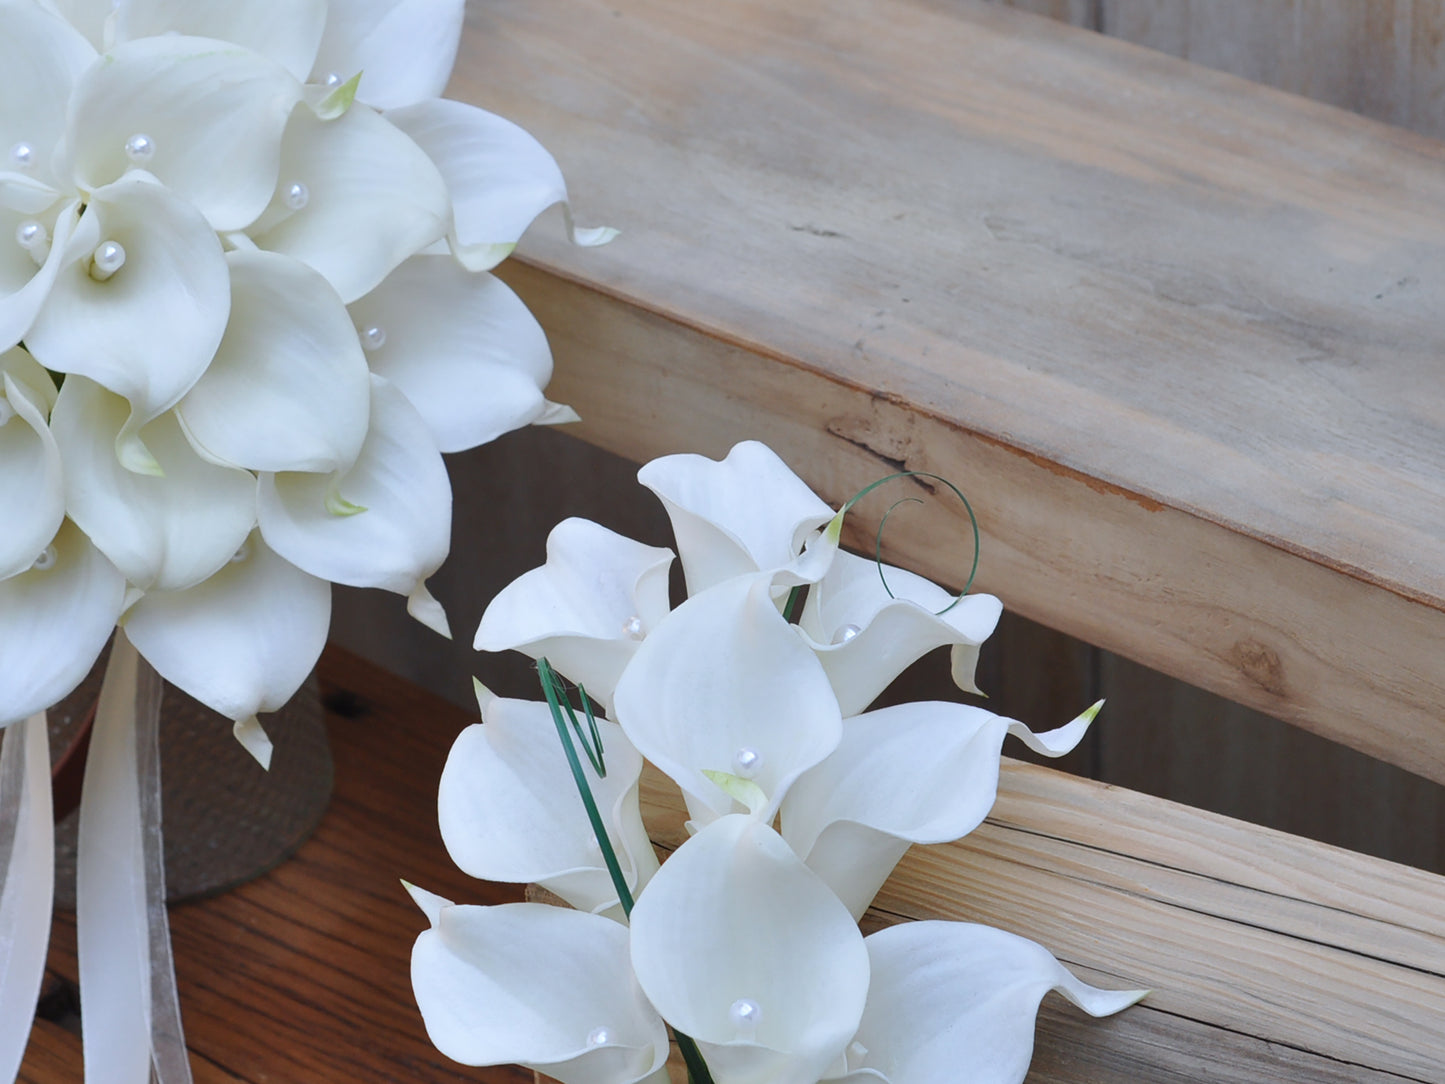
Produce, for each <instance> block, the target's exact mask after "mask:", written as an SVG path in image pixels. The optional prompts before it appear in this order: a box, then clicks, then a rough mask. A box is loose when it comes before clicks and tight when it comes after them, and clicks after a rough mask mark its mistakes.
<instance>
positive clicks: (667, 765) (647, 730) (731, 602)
mask: <svg viewBox="0 0 1445 1084" xmlns="http://www.w3.org/2000/svg"><path fill="white" fill-rule="evenodd" d="M770 579H771V578H770V576H769V575H768V574H767V573H761V574H754V575H753V576H740V577H736V578H734V579H732V580H729V581H727V582H724V583H721V584H719V585H718V586H716V587H714V588H712V589H711V590H709V591H705V592H703V593H702V594H700V595H694V596H693V597H692V598H690V599H688V600H687V601H686V602H684V603H683V604H682V605H681V606H679V607H678V608H677V609H676V610H674V611H673V612H672V613H670V614H669V615H668V616H667V617H665V618H663V620H662V621H661V622H660V623H659V624H658V625H657V627H656V628H655V629H653V630H652V631H651V633H650V634H649V635H648V637H647V638H646V639H645V640H643V642H642V645H641V646H640V647H639V648H638V649H637V654H636V655H635V656H634V657H633V659H632V662H631V663H630V664H629V665H628V666H627V669H626V670H624V671H623V674H622V678H621V680H620V681H619V682H618V683H617V692H616V695H615V697H614V702H615V704H616V707H617V711H616V716H617V721H618V722H619V723H621V724H622V729H623V730H625V731H626V732H627V736H628V738H630V739H631V741H632V744H633V745H635V746H636V747H637V748H638V750H639V751H640V752H641V753H642V755H643V756H645V757H646V758H647V759H648V760H650V761H652V762H653V763H654V764H656V765H657V766H658V767H659V768H661V769H662V771H663V772H665V773H666V774H667V775H668V776H670V777H671V778H672V780H673V781H674V782H676V783H677V785H678V786H679V787H681V788H682V790H683V793H684V795H685V796H686V798H687V804H688V811H689V813H690V814H691V815H692V817H693V819H694V820H697V821H699V822H705V821H707V820H711V819H713V818H715V817H718V816H721V815H722V814H724V813H727V812H729V811H730V810H731V809H732V808H733V799H732V798H731V797H729V796H728V795H727V794H726V793H725V792H724V791H723V790H722V789H720V788H719V787H718V786H717V785H716V784H715V783H713V782H711V781H709V780H708V779H707V778H706V776H704V775H703V774H702V773H703V771H704V770H710V771H715V772H727V773H731V774H735V775H742V776H745V777H746V778H748V779H751V780H752V782H754V783H756V784H757V785H758V786H759V787H761V788H762V790H763V793H764V794H766V795H767V797H768V806H767V808H766V809H765V810H764V811H763V812H762V819H763V820H765V821H769V820H771V819H772V816H773V813H774V812H776V810H777V808H778V803H779V802H781V801H782V798H783V795H784V794H785V793H786V792H787V789H788V787H789V785H790V784H791V783H792V782H793V780H794V779H796V778H797V777H798V776H799V775H800V774H801V773H803V772H805V771H807V770H808V769H809V768H811V767H813V765H815V764H817V763H818V762H819V761H821V760H822V759H823V758H824V757H826V756H827V755H828V754H829V753H831V752H832V751H833V749H834V747H835V746H837V744H838V740H839V738H840V736H841V734H842V726H843V723H842V717H841V716H840V714H839V713H838V706H837V702H836V701H835V700H834V699H833V694H832V690H831V688H830V687H829V685H828V679H827V675H826V674H824V673H823V668H822V666H821V665H819V663H818V661H817V658H816V656H814V654H813V653H812V651H810V650H809V649H808V647H807V645H806V644H804V643H803V641H802V640H801V638H799V636H798V635H797V633H796V632H795V631H794V630H793V627H792V626H791V625H789V624H788V623H787V622H786V621H784V620H783V617H782V615H781V614H779V613H778V610H777V607H776V606H775V605H774V604H773V601H772V597H771V592H770Z"/></svg>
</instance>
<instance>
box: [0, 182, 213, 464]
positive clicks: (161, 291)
mask: <svg viewBox="0 0 1445 1084" xmlns="http://www.w3.org/2000/svg"><path fill="white" fill-rule="evenodd" d="M82 222H83V226H84V229H83V230H81V231H77V234H76V238H77V240H76V241H73V242H72V244H71V245H70V246H69V247H70V248H72V249H73V248H74V247H75V245H76V244H78V243H80V242H79V239H81V238H83V240H84V243H85V244H86V245H89V243H90V241H91V240H92V239H94V240H95V242H96V246H95V249H94V251H95V252H96V253H97V257H96V258H97V259H98V258H99V253H100V249H101V247H102V246H106V245H119V246H120V248H121V254H120V258H121V261H122V262H121V264H120V267H119V269H118V270H116V271H114V273H112V274H110V275H109V276H108V277H106V278H104V279H102V278H100V276H99V275H97V274H96V273H95V272H94V267H95V266H96V265H95V264H94V263H93V261H92V259H91V256H90V254H89V253H86V254H84V255H82V256H81V257H80V258H79V259H76V260H75V261H74V262H73V263H71V264H70V266H68V267H66V268H65V270H64V271H63V272H62V273H61V274H60V275H59V277H58V278H57V279H56V281H55V285H54V286H53V287H52V288H51V291H50V297H49V298H48V299H47V301H46V303H45V307H44V309H42V310H41V312H40V315H39V317H38V318H37V319H36V321H35V324H34V326H33V327H32V328H31V329H30V331H29V332H28V333H27V334H26V336H25V341H26V345H27V346H28V347H29V349H30V352H31V353H32V354H34V355H35V358H36V360H37V361H39V362H40V363H41V364H43V365H44V366H45V367H46V368H47V369H52V370H55V371H57V372H63V373H78V374H80V375H82V376H87V377H89V378H90V379H92V380H94V381H95V382H96V383H98V384H101V385H104V386H105V387H107V388H109V389H110V390H111V391H113V392H115V393H116V394H117V395H120V396H122V397H124V398H125V399H127V400H129V401H130V404H131V415H130V417H129V419H128V420H127V421H126V423H125V425H124V426H123V427H122V429H121V432H120V433H119V435H118V436H117V437H116V453H117V455H118V456H119V457H120V459H121V461H122V462H124V463H125V464H126V466H127V467H128V468H129V469H131V470H139V471H144V472H147V473H154V472H155V469H154V464H153V459H152V457H151V456H150V454H149V452H148V450H147V449H146V448H145V447H144V443H143V442H141V441H140V439H139V436H138V433H139V430H140V428H141V427H142V426H143V425H145V424H146V423H147V422H149V421H150V420H151V419H153V418H156V417H158V416H159V415H161V414H162V413H164V412H165V411H166V410H169V409H170V408H171V407H172V406H174V405H175V404H176V402H177V401H178V400H179V399H180V398H181V396H183V395H184V394H185V393H186V392H187V391H188V390H189V389H190V388H191V386H192V385H193V384H195V382H196V381H197V380H198V379H199V378H200V375H201V374H202V373H203V372H205V370H206V366H207V365H209V364H210V362H211V358H212V356H213V355H214V354H215V352H216V346H217V344H218V343H220V341H221V335H222V333H223V332H224V330H225V327H226V320H227V317H228V316H229V314H230V308H231V288H230V281H229V276H228V275H227V273H226V261H225V256H224V254H223V253H222V251H221V243H220V241H219V240H218V239H217V237H216V235H215V232H214V231H213V230H212V229H211V228H210V227H209V226H208V225H207V224H206V221H205V219H204V218H202V217H201V215H200V214H199V213H197V212H196V210H195V209H194V208H192V207H190V206H189V205H188V204H187V203H186V202H185V201H184V200H182V199H179V198H178V197H177V196H176V195H175V194H174V193H172V192H171V191H169V190H168V189H166V188H164V187H163V186H161V185H160V184H157V183H156V181H155V179H154V178H153V177H151V176H150V175H149V174H146V173H140V172H137V173H133V174H131V175H129V176H126V177H124V178H122V179H121V180H119V181H117V182H116V183H115V184H112V185H108V186H107V187H105V188H102V189H100V190H99V191H97V192H96V193H95V194H94V196H93V197H92V198H91V201H90V203H89V205H88V206H87V208H86V212H85V217H84V219H83V220H82Z"/></svg>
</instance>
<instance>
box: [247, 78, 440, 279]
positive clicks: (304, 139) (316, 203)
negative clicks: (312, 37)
mask: <svg viewBox="0 0 1445 1084" xmlns="http://www.w3.org/2000/svg"><path fill="white" fill-rule="evenodd" d="M279 176H280V182H279V184H278V185H277V186H276V189H275V191H274V192H273V193H272V194H271V196H272V198H271V201H270V204H269V206H268V207H267V208H266V211H265V213H264V214H263V215H262V216H261V217H260V219H259V220H258V221H257V222H256V224H255V225H254V226H253V227H252V228H251V229H249V230H248V231H247V232H248V233H249V234H250V236H251V238H252V240H254V241H255V242H256V244H257V245H259V246H260V247H261V248H264V249H270V250H271V251H273V252H284V253H286V254H287V255H289V256H294V257H295V258H296V259H298V260H300V261H301V262H302V263H305V264H308V265H309V266H311V267H314V268H315V269H316V270H317V271H319V272H321V274H323V275H325V276H326V278H327V280H328V281H329V282H330V283H331V284H332V285H333V286H334V287H336V291H337V293H339V294H340V295H341V297H342V300H344V301H346V302H347V303H348V304H350V303H351V302H353V301H355V300H356V299H357V298H359V297H361V296H362V295H364V294H366V293H368V292H370V291H371V290H372V289H374V288H375V287H376V286H377V285H378V284H379V283H380V282H381V281H382V280H383V279H384V278H386V276H387V275H388V274H390V273H391V271H392V270H393V269H395V268H396V267H397V266H399V265H400V264H401V262H402V261H403V260H406V259H407V258H408V257H410V256H413V255H415V254H416V253H418V252H420V251H421V250H422V249H424V248H426V246H427V245H429V244H431V243H432V242H433V241H435V240H436V239H437V238H439V237H443V236H445V234H446V230H447V219H448V216H449V214H450V210H451V205H450V203H449V201H448V198H447V188H446V183H445V182H444V181H443V180H442V176H441V174H440V173H438V172H437V168H436V166H434V165H433V164H432V161H431V159H430V158H428V157H427V156H426V155H425V154H424V153H423V152H422V150H421V148H420V147H418V146H417V145H416V144H415V143H413V142H412V141H411V140H410V139H408V138H407V136H406V135H405V134H404V133H403V132H402V131H400V130H399V129H398V128H397V127H396V126H395V125H393V124H391V122H390V121H389V120H387V119H386V118H385V117H383V116H381V114H379V113H377V112H376V111H375V110H373V109H369V108H367V107H366V106H363V105H353V106H352V107H351V108H350V109H349V110H347V111H346V113H345V114H344V115H342V116H340V117H338V118H336V119H335V120H322V119H321V118H320V117H318V116H316V114H315V113H313V112H312V111H311V110H309V109H298V110H296V112H295V113H294V114H293V115H292V117H291V123H290V124H288V125H287V126H286V136H285V139H284V140H283V142H282V148H281V167H280V171H279ZM298 185H299V186H301V187H299V188H296V187H295V186H298ZM303 191H304V193H305V196H304V199H297V198H295V197H296V196H297V195H299V194H300V193H301V192H303ZM288 200H290V201H291V202H290V203H288ZM293 203H294V204H299V206H294V207H293V206H292V204H293Z"/></svg>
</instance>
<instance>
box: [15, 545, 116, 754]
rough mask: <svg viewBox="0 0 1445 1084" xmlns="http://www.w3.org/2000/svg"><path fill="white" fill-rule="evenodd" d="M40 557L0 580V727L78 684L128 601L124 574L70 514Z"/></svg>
mask: <svg viewBox="0 0 1445 1084" xmlns="http://www.w3.org/2000/svg"><path fill="white" fill-rule="evenodd" d="M52 547H53V548H52ZM38 564H39V565H40V567H36V568H32V569H30V570H29V571H26V572H21V573H20V574H19V575H16V576H11V577H10V578H9V579H5V580H0V643H3V644H4V645H5V650H4V651H0V726H4V725H5V724H7V723H11V722H14V721H15V720H17V719H25V718H28V717H29V716H31V715H34V714H35V713H36V712H37V711H44V710H45V709H46V708H48V707H50V706H51V705H52V704H56V703H58V702H59V701H60V700H61V698H62V697H64V696H65V695H66V694H67V693H68V692H70V691H71V690H72V689H74V688H75V687H76V686H77V685H79V684H80V681H81V679H82V678H84V677H85V675H86V674H87V673H88V672H89V671H90V667H91V665H92V664H93V663H94V662H95V660H96V657H97V656H98V655H99V654H100V651H101V649H102V648H103V647H105V642H106V641H107V640H108V639H110V634H111V630H112V629H113V628H114V627H115V622H116V618H118V617H119V616H120V614H121V608H122V606H123V605H124V603H125V578H124V577H123V576H121V574H120V572H118V571H117V570H116V567H115V566H114V565H113V564H111V563H110V562H109V561H107V560H106V559H105V556H104V555H103V554H102V553H101V552H100V551H99V550H98V549H96V548H95V547H94V546H93V545H91V543H90V540H89V539H88V538H86V537H85V534H84V533H83V532H82V531H81V530H80V528H79V527H77V526H75V524H73V523H71V522H70V521H69V520H66V521H65V522H64V523H63V524H61V527H60V530H59V531H58V532H56V535H55V539H54V540H53V541H52V542H51V543H50V545H49V546H47V547H46V550H45V554H44V556H43V559H42V561H40V562H38Z"/></svg>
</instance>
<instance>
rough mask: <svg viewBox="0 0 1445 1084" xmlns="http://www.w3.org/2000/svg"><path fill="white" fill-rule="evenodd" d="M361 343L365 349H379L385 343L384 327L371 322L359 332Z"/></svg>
mask: <svg viewBox="0 0 1445 1084" xmlns="http://www.w3.org/2000/svg"><path fill="white" fill-rule="evenodd" d="M361 345H362V346H364V347H365V348H366V349H367V350H380V349H381V348H382V347H383V346H385V345H386V328H384V327H377V326H376V325H375V324H372V325H371V327H369V328H367V329H366V330H365V331H363V332H362V333H361Z"/></svg>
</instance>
